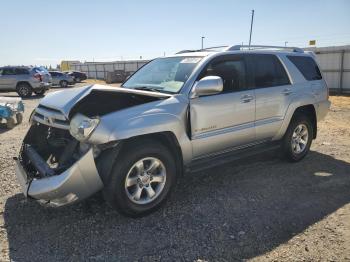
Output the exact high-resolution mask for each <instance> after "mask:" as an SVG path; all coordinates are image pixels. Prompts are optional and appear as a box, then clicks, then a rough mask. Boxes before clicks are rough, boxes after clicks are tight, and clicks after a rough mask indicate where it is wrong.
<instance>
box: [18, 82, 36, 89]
mask: <svg viewBox="0 0 350 262" xmlns="http://www.w3.org/2000/svg"><path fill="white" fill-rule="evenodd" d="M21 84H26V85H28V86H29V87H30V88H33V87H32V85H31V84H30V83H29V82H28V81H18V82H17V84H16V89H17V88H18V86H19V85H21Z"/></svg>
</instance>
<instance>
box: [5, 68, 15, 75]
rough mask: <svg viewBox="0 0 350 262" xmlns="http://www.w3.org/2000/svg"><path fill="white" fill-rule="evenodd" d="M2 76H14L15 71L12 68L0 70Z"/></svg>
mask: <svg viewBox="0 0 350 262" xmlns="http://www.w3.org/2000/svg"><path fill="white" fill-rule="evenodd" d="M2 75H4V76H6V75H7V76H8V75H15V70H14V69H13V68H4V69H3V70H2Z"/></svg>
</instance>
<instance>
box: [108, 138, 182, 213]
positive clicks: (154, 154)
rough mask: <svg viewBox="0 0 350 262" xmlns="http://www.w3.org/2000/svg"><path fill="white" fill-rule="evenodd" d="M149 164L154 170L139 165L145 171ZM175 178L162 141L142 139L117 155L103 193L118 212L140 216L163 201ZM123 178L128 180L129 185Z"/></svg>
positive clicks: (170, 157)
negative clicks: (147, 171) (146, 171)
mask: <svg viewBox="0 0 350 262" xmlns="http://www.w3.org/2000/svg"><path fill="white" fill-rule="evenodd" d="M157 161H159V162H158V163H157ZM141 163H143V165H142V164H141ZM152 164H154V167H156V168H153V171H149V173H147V174H145V173H144V172H142V171H141V170H142V166H143V167H144V170H147V169H149V167H150V165H152ZM151 170H152V168H151ZM140 171H141V172H140ZM140 173H141V174H143V175H140ZM149 174H151V175H150V176H149ZM164 174H165V176H164ZM176 177H177V174H176V166H175V161H174V157H173V155H172V154H171V152H170V151H169V150H168V149H167V148H166V147H165V146H164V145H162V144H161V143H158V142H156V141H150V140H145V141H142V142H140V143H137V144H132V145H131V146H130V147H129V148H127V149H126V150H123V152H121V154H119V157H117V159H116V161H115V164H114V166H113V168H112V171H111V173H110V174H109V176H108V177H107V179H106V182H105V187H104V190H103V193H104V196H105V199H106V201H107V203H109V204H110V205H111V206H112V207H113V208H114V209H116V210H118V211H119V212H120V213H122V214H124V215H126V216H129V217H141V216H144V215H147V214H149V213H151V212H153V211H155V210H156V209H158V208H159V207H160V206H161V205H162V204H163V203H164V202H165V200H166V199H167V197H168V196H169V194H170V191H171V189H172V188H173V186H174V185H175V182H176ZM127 178H129V179H127ZM156 180H157V181H156ZM126 181H130V185H128V184H127V183H126ZM158 181H159V182H158ZM147 183H148V185H147ZM140 191H141V193H139V192H140ZM152 191H153V192H154V194H153V193H152ZM151 195H152V196H151Z"/></svg>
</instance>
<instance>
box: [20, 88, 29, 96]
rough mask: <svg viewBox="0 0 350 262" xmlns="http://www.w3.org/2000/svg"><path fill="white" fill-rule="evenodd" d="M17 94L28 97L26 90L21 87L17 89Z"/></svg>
mask: <svg viewBox="0 0 350 262" xmlns="http://www.w3.org/2000/svg"><path fill="white" fill-rule="evenodd" d="M19 92H20V93H21V94H22V95H24V96H26V95H28V88H26V87H25V86H22V87H20V88H19Z"/></svg>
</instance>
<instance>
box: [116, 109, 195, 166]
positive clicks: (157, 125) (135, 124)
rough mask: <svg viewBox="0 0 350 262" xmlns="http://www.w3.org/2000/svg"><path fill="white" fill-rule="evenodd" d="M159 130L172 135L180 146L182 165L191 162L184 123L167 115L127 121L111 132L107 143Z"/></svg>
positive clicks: (141, 117)
mask: <svg viewBox="0 0 350 262" xmlns="http://www.w3.org/2000/svg"><path fill="white" fill-rule="evenodd" d="M160 130H161V131H162V132H167V131H168V132H171V133H173V134H174V135H175V137H176V139H177V141H178V143H179V144H180V145H181V147H180V148H181V151H182V156H183V161H184V163H185V164H186V163H187V162H189V161H191V159H192V145H191V141H190V139H189V138H188V137H187V133H186V126H185V121H184V120H182V119H180V118H178V117H177V116H175V115H172V114H169V113H159V114H151V115H144V116H140V117H135V118H132V119H128V120H127V121H126V122H124V123H123V124H122V125H120V126H118V127H116V128H115V129H114V130H113V131H112V132H111V134H110V136H109V142H111V141H117V140H125V139H128V138H132V137H137V136H141V135H142V136H144V135H148V134H153V133H158V132H159V131H160Z"/></svg>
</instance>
